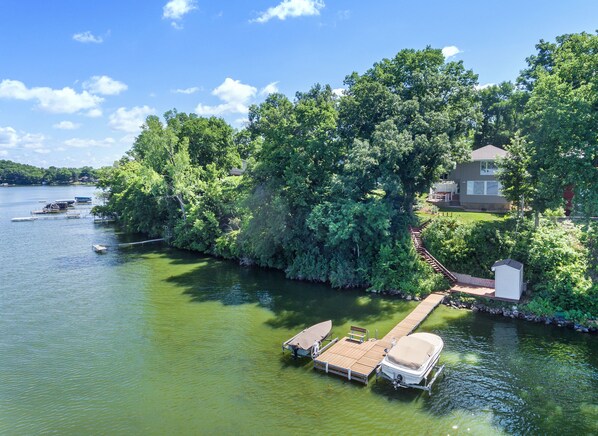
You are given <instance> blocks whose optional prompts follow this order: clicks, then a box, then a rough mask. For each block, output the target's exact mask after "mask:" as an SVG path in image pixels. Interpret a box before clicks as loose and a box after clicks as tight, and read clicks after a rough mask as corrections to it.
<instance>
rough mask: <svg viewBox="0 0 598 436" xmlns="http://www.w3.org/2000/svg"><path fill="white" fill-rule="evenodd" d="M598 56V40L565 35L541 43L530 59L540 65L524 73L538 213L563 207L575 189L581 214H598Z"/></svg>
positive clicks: (576, 202) (578, 209) (596, 38)
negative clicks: (527, 84) (570, 189)
mask: <svg viewBox="0 0 598 436" xmlns="http://www.w3.org/2000/svg"><path fill="white" fill-rule="evenodd" d="M545 46H547V47H549V48H546V47H545ZM597 53H598V35H592V34H588V33H580V34H573V35H563V36H560V37H558V38H557V42H556V44H550V45H546V44H541V48H540V49H539V54H538V56H536V57H533V58H532V59H534V60H538V62H537V64H532V65H530V69H531V72H527V73H525V72H524V76H525V74H527V76H529V77H530V78H531V79H530V80H531V82H530V83H531V84H532V85H533V86H532V90H531V93H530V99H529V102H528V103H527V104H526V107H525V116H526V123H527V126H526V128H527V132H528V135H527V136H528V140H529V141H530V145H531V147H532V150H533V160H532V163H531V167H530V171H531V174H532V176H533V178H534V181H535V184H536V187H537V190H536V191H537V192H536V195H535V201H534V203H535V204H534V206H535V208H536V209H537V210H539V211H540V212H542V211H543V210H545V209H546V208H549V207H556V206H560V205H561V204H562V203H563V199H562V196H563V191H564V190H565V188H566V187H567V186H572V187H573V191H574V193H575V197H574V200H573V203H574V206H575V207H576V209H577V211H578V212H581V213H583V214H585V215H596V214H598V189H597V186H598V75H597V74H596V71H598V54H597ZM539 60H545V62H544V63H540V62H539Z"/></svg>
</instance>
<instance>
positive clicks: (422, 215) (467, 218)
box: [416, 209, 505, 223]
mask: <svg viewBox="0 0 598 436" xmlns="http://www.w3.org/2000/svg"><path fill="white" fill-rule="evenodd" d="M416 215H417V216H418V217H419V219H420V221H422V222H423V221H426V220H428V219H430V218H436V217H442V216H448V217H451V218H454V219H456V220H457V221H460V222H463V223H471V222H478V221H496V220H501V219H503V218H504V217H505V214H499V213H490V212H466V211H461V210H453V209H451V210H446V209H445V210H443V209H440V211H439V212H438V213H436V214H430V213H427V212H424V211H421V210H418V211H417V212H416Z"/></svg>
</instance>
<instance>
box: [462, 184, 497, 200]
mask: <svg viewBox="0 0 598 436" xmlns="http://www.w3.org/2000/svg"><path fill="white" fill-rule="evenodd" d="M476 182H477V183H483V184H484V193H483V194H474V193H473V186H474V183H476ZM488 183H497V184H498V193H497V194H488ZM501 190H502V186H501V184H500V182H499V181H498V180H468V181H467V190H466V192H467V195H485V196H491V197H502V193H501Z"/></svg>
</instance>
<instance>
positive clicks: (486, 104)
mask: <svg viewBox="0 0 598 436" xmlns="http://www.w3.org/2000/svg"><path fill="white" fill-rule="evenodd" d="M477 96H478V99H479V104H480V109H481V111H482V121H481V123H480V126H479V128H478V130H477V131H476V133H475V135H474V144H473V148H474V149H476V148H480V147H484V146H486V145H488V144H492V145H495V146H496V147H504V146H505V145H507V144H508V143H509V142H510V140H511V138H512V137H513V136H514V135H515V132H516V131H517V130H518V129H521V127H522V118H523V108H524V106H525V102H526V100H527V98H526V97H527V93H526V92H525V91H522V90H519V89H517V88H516V87H515V85H513V84H512V83H511V82H502V83H499V84H498V85H491V86H488V87H485V88H482V89H480V90H478V92H477Z"/></svg>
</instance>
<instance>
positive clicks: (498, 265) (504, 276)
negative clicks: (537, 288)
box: [492, 259, 523, 301]
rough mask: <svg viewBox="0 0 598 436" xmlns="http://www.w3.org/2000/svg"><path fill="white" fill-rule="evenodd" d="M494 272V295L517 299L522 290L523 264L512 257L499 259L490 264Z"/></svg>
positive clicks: (506, 298)
mask: <svg viewBox="0 0 598 436" xmlns="http://www.w3.org/2000/svg"><path fill="white" fill-rule="evenodd" d="M492 271H494V274H495V277H494V278H495V282H494V296H495V297H496V298H504V299H505V300H514V301H519V298H521V292H522V291H523V264H522V263H521V262H517V261H516V260H513V259H504V260H499V261H497V262H495V263H494V265H492Z"/></svg>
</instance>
